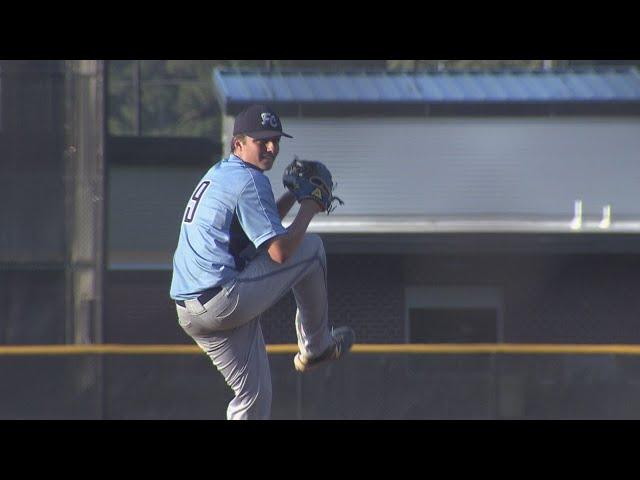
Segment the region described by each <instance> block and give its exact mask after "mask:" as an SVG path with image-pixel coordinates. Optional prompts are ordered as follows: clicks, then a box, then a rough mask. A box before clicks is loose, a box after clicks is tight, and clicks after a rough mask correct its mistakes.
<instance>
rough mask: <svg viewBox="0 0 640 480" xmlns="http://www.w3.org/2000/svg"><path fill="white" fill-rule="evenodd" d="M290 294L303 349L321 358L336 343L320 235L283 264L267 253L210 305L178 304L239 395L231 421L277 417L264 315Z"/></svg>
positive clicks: (188, 327) (188, 328)
mask: <svg viewBox="0 0 640 480" xmlns="http://www.w3.org/2000/svg"><path fill="white" fill-rule="evenodd" d="M289 290H293V294H294V297H295V300H296V304H297V311H296V317H295V327H296V335H297V338H298V348H299V349H300V351H301V352H303V353H305V354H307V355H311V356H314V355H319V354H320V353H322V352H323V351H324V350H325V349H326V348H328V347H329V346H330V345H331V341H332V340H331V332H330V328H329V321H328V304H327V261H326V257H325V252H324V246H323V244H322V240H321V239H320V237H319V236H318V235H316V234H309V233H308V234H306V235H305V236H304V239H303V241H302V242H301V244H300V245H299V246H298V248H297V249H296V251H295V252H294V254H293V255H292V256H291V257H290V258H288V259H287V261H285V262H284V263H282V264H278V263H276V262H274V261H273V260H271V258H270V257H269V255H268V254H267V252H261V253H260V254H259V255H258V256H257V257H256V258H254V259H253V260H252V261H251V262H250V263H249V265H247V267H246V268H245V269H244V270H243V271H242V272H241V273H240V274H239V275H238V277H237V278H236V279H235V280H234V281H233V282H231V283H229V284H228V285H225V286H224V287H223V290H222V291H221V292H220V293H218V295H216V296H215V297H213V298H212V299H211V300H209V301H208V302H207V303H206V304H204V305H201V304H200V303H199V302H198V301H197V300H190V301H187V302H185V303H186V306H185V307H181V306H176V308H177V311H178V323H179V324H180V326H181V327H182V328H183V329H184V331H185V332H186V333H187V334H188V335H189V336H191V337H192V338H193V339H194V341H195V342H196V343H197V344H198V345H199V346H200V348H202V350H203V351H204V352H205V353H206V354H207V355H208V356H209V358H210V359H211V361H212V362H213V364H214V365H215V366H216V368H217V369H218V370H219V371H220V373H222V375H223V376H224V378H225V381H226V382H227V384H228V385H229V386H230V387H231V388H232V389H233V391H234V393H235V396H234V398H233V399H232V400H231V402H230V403H229V406H228V407H227V419H229V420H235V419H238V420H240V419H246V420H249V419H262V420H266V419H269V418H270V416H271V373H270V369H269V359H268V357H267V351H266V348H265V343H264V338H263V336H262V329H261V328H260V316H261V314H262V313H263V312H264V311H265V310H267V309H268V308H269V307H271V306H272V305H274V304H275V303H276V302H277V301H278V300H280V298H282V297H283V296H284V295H285V294H287V292H289ZM291 368H293V362H292V366H291Z"/></svg>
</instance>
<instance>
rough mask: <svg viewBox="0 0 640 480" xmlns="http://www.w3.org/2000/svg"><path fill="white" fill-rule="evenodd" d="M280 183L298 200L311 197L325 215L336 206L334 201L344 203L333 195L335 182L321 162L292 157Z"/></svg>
mask: <svg viewBox="0 0 640 480" xmlns="http://www.w3.org/2000/svg"><path fill="white" fill-rule="evenodd" d="M282 183H283V184H284V186H285V187H286V188H287V189H288V190H289V191H291V192H292V193H293V194H294V195H295V196H296V200H298V202H300V201H301V200H304V199H305V198H311V199H312V200H315V201H316V202H317V203H318V204H320V206H321V207H322V210H323V211H326V212H327V215H328V214H329V213H331V212H332V211H333V210H334V209H335V208H336V206H335V205H333V203H334V202H335V201H337V202H339V203H340V205H344V202H343V201H342V200H341V199H339V198H338V197H336V196H334V195H333V190H334V189H335V187H336V186H337V184H336V185H334V184H333V180H332V178H331V172H330V171H329V169H328V168H327V167H325V166H324V164H322V163H321V162H316V161H313V160H301V159H299V158H298V157H294V159H293V162H291V163H290V164H289V165H288V166H287V168H285V169H284V175H283V176H282Z"/></svg>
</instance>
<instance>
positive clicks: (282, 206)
mask: <svg viewBox="0 0 640 480" xmlns="http://www.w3.org/2000/svg"><path fill="white" fill-rule="evenodd" d="M294 203H296V197H295V195H294V194H293V193H291V192H290V191H288V190H287V191H286V192H285V193H284V194H283V195H282V196H281V197H280V198H279V199H278V201H277V202H276V206H277V207H278V214H279V215H280V220H282V219H283V218H284V217H285V216H286V215H287V213H289V211H290V210H291V207H293V204H294Z"/></svg>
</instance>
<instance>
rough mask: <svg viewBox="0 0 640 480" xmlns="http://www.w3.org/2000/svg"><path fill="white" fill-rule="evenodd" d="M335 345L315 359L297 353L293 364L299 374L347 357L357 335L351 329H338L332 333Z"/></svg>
mask: <svg viewBox="0 0 640 480" xmlns="http://www.w3.org/2000/svg"><path fill="white" fill-rule="evenodd" d="M331 336H332V337H333V345H331V346H330V347H329V348H327V349H326V350H325V351H324V352H323V353H321V354H320V355H319V356H317V357H315V358H310V357H307V356H306V355H303V354H302V353H300V352H298V353H296V356H295V357H293V364H294V366H295V367H296V370H297V371H299V372H308V371H309V370H312V369H314V368H316V367H318V366H320V365H323V364H325V363H327V362H329V361H331V360H337V359H339V358H340V357H342V356H343V355H345V354H346V353H347V352H348V351H349V350H351V347H352V346H353V344H354V342H355V340H356V334H355V332H354V331H353V329H352V328H351V327H338V328H336V329H334V330H332V331H331Z"/></svg>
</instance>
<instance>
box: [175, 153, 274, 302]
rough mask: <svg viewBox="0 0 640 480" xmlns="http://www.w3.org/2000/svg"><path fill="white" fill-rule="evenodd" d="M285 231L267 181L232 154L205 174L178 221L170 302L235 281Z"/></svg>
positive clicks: (254, 168) (258, 172) (265, 177)
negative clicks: (257, 254)
mask: <svg viewBox="0 0 640 480" xmlns="http://www.w3.org/2000/svg"><path fill="white" fill-rule="evenodd" d="M284 233H286V230H285V228H284V227H283V226H282V222H281V221H280V215H279V214H278V208H277V206H276V201H275V198H274V196H273V190H272V189H271V182H269V178H268V177H267V176H266V175H265V174H264V173H263V172H262V171H261V170H260V169H258V168H256V167H254V166H253V165H251V164H248V163H245V162H243V161H242V160H241V159H240V158H238V157H236V156H235V155H230V156H229V158H227V159H223V160H222V161H220V162H218V163H217V164H216V165H214V166H213V167H212V168H211V169H209V171H208V172H207V173H206V174H205V175H204V177H203V178H202V180H201V181H200V182H199V183H198V186H197V187H196V189H195V190H194V192H193V194H192V196H191V199H190V200H189V202H188V204H187V208H186V209H185V212H184V215H183V217H182V225H181V227H180V238H179V240H178V247H177V248H176V251H175V254H174V256H173V278H172V281H171V291H170V295H171V298H173V299H174V300H190V299H192V298H196V297H197V296H198V295H199V294H200V293H201V292H202V291H204V290H207V289H209V288H213V287H217V286H221V285H224V284H225V283H227V282H228V281H230V280H232V279H233V278H235V277H236V276H237V275H238V273H239V272H240V271H242V269H243V268H244V266H245V263H246V261H247V259H249V258H250V257H251V254H252V253H255V249H258V248H260V246H261V245H263V244H264V243H265V242H266V241H268V240H270V239H272V238H273V237H275V236H277V235H282V234H284Z"/></svg>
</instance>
